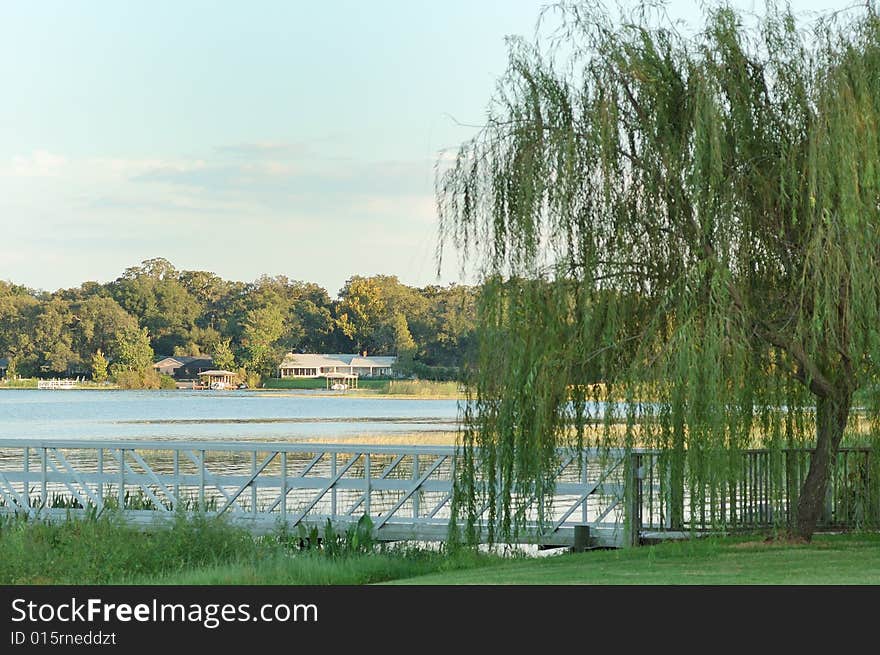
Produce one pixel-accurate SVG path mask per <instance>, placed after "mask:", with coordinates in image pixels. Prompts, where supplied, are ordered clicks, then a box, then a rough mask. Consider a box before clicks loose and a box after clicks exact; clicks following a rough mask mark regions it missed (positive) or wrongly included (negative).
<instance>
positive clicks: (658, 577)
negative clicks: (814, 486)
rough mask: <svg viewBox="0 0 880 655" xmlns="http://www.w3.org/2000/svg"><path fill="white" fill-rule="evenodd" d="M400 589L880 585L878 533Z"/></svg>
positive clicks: (758, 542)
mask: <svg viewBox="0 0 880 655" xmlns="http://www.w3.org/2000/svg"><path fill="white" fill-rule="evenodd" d="M397 583H400V584H420V585H440V584H453V585H465V584H542V585H543V584H590V585H595V584H609V585H629V584H642V585H689V584H699V585H752V584H765V585H766V584H769V585H773V584H785V585H827V584H835V585H854V584H872V585H876V584H880V535H878V534H850V535H816V537H815V538H814V539H813V542H812V543H810V544H793V543H787V542H767V541H763V538H762V537H751V538H749V537H737V538H724V539H720V538H717V539H716V538H712V539H699V540H695V541H685V542H677V543H664V544H659V545H656V546H643V547H641V548H633V549H627V550H615V551H590V552H586V553H579V554H567V555H561V556H558V557H550V558H544V559H537V560H535V559H530V560H518V561H510V562H504V563H501V564H499V565H498V566H492V567H484V568H475V569H470V570H462V571H445V572H438V573H433V574H429V575H423V576H419V577H416V578H410V579H406V580H398V581H397Z"/></svg>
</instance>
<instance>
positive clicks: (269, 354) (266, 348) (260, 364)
mask: <svg viewBox="0 0 880 655" xmlns="http://www.w3.org/2000/svg"><path fill="white" fill-rule="evenodd" d="M283 334H284V316H283V315H282V314H281V311H280V310H279V309H278V307H276V306H274V305H272V306H268V307H260V308H257V309H252V310H251V311H249V312H248V313H247V316H246V317H245V321H244V332H243V336H242V343H243V345H244V347H245V349H246V352H247V359H248V361H247V368H248V370H249V371H253V372H256V373H258V374H259V375H261V376H262V377H264V378H268V377H272V375H273V374H274V372H275V368H276V366H277V365H278V363H279V357H280V353H279V352H278V348H277V344H278V340H279V339H280V338H281V336H282V335H283Z"/></svg>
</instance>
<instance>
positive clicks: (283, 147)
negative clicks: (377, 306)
mask: <svg viewBox="0 0 880 655" xmlns="http://www.w3.org/2000/svg"><path fill="white" fill-rule="evenodd" d="M545 4H546V2H544V1H538V0H444V1H443V2H427V1H423V0H397V1H393V2H392V1H390V0H369V1H368V2H364V1H363V0H336V1H335V2H305V1H293V0H286V1H277V2H276V1H269V0H260V1H255V2H246V3H217V2H205V1H197V0H174V1H169V0H151V1H150V2H137V3H135V2H115V1H113V0H92V1H86V0H79V1H75V2H72V1H69V0H57V1H49V0H44V1H41V2H26V1H25V0H0V279H5V280H10V281H13V282H16V283H18V284H24V285H26V286H28V287H32V288H36V289H45V290H55V289H58V288H66V287H73V286H78V285H79V284H80V283H82V282H84V281H87V280H94V281H97V282H107V281H110V280H113V279H115V278H116V277H118V276H119V275H121V274H122V272H123V271H124V269H125V268H127V267H129V266H133V265H136V264H138V263H139V262H141V261H142V260H145V259H149V258H152V257H164V258H166V259H168V260H170V261H171V262H172V263H173V264H174V265H175V266H176V267H177V268H178V269H181V270H209V271H213V272H215V273H217V274H218V275H220V276H221V277H223V278H226V279H234V280H244V281H251V280H255V279H256V278H257V277H259V276H260V275H262V274H267V275H285V276H287V277H288V278H290V279H294V280H304V281H309V282H316V283H318V284H320V285H321V286H323V287H324V288H326V289H327V290H328V291H329V292H330V295H331V296H335V295H336V293H337V292H338V291H339V290H340V288H341V287H342V286H343V284H344V283H345V280H346V279H348V278H350V277H351V276H352V275H373V274H386V275H396V276H397V277H398V278H399V279H400V280H401V281H402V282H404V283H406V284H411V285H415V286H423V285H426V284H437V283H440V284H447V283H450V282H472V280H469V279H467V278H462V277H461V275H460V270H459V267H458V265H457V263H456V260H455V258H454V257H453V258H450V259H447V263H446V264H445V265H444V267H443V270H442V271H441V272H440V275H439V277H438V275H437V273H438V272H437V263H436V257H435V251H436V246H437V216H436V208H435V198H434V168H435V165H436V163H437V162H438V160H440V158H441V157H442V156H443V155H442V153H444V152H450V151H454V150H455V148H456V147H457V146H458V145H459V144H460V143H461V142H463V141H464V140H466V139H467V138H469V137H470V136H472V135H473V134H474V133H475V132H476V128H474V127H473V126H474V125H478V124H479V123H480V122H481V120H482V119H483V118H484V116H485V109H486V107H487V105H488V102H489V99H490V98H491V95H492V93H493V90H494V89H495V85H496V82H497V80H498V78H499V77H500V76H501V75H502V74H503V73H504V71H505V68H506V64H507V49H506V48H507V47H506V44H505V36H507V35H520V36H526V37H532V36H533V35H534V28H535V23H536V20H537V18H538V16H539V13H540V10H541V8H542V7H543V6H544V5H545ZM735 4H736V5H737V6H739V7H742V8H744V9H747V10H754V9H755V8H756V7H757V8H760V7H762V6H763V5H762V4H761V3H755V2H753V1H751V0H741V1H739V2H736V3H735ZM852 4H853V3H852V2H840V1H837V2H835V1H833V0H824V1H822V0H795V1H793V2H792V3H791V5H792V7H793V8H794V9H795V10H797V11H820V10H826V9H839V8H843V7H845V6H850V5H852ZM699 6H700V3H699V2H698V1H693V0H678V1H672V2H670V3H669V9H668V11H669V13H670V15H671V16H672V17H673V18H680V19H682V20H691V19H694V18H695V17H697V16H699Z"/></svg>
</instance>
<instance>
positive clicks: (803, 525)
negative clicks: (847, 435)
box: [795, 393, 852, 541]
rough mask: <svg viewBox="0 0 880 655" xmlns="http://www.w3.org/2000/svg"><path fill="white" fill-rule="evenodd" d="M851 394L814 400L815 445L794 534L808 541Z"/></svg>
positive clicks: (840, 434)
mask: <svg viewBox="0 0 880 655" xmlns="http://www.w3.org/2000/svg"><path fill="white" fill-rule="evenodd" d="M851 402H852V394H851V393H844V394H841V395H840V396H830V397H824V398H821V397H820V398H819V399H818V400H817V402H816V449H815V450H814V451H813V453H812V455H811V456H810V470H809V472H808V473H807V478H806V480H804V486H803V488H802V489H801V495H800V498H799V499H798V506H797V521H796V524H795V535H796V536H798V537H801V538H803V539H806V540H807V541H809V540H810V539H812V537H813V532H814V531H815V530H816V524H817V523H818V522H819V517H820V516H821V515H822V511H823V509H824V507H825V494H826V492H827V490H828V480H829V478H830V477H831V467H832V466H833V465H834V461H835V459H836V457H837V449H838V448H839V447H840V440H841V439H842V438H843V431H844V429H845V428H846V424H847V421H848V420H849V409H850V403H851Z"/></svg>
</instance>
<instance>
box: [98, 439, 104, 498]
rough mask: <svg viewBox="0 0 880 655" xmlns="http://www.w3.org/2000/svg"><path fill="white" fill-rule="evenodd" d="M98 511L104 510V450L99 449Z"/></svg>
mask: <svg viewBox="0 0 880 655" xmlns="http://www.w3.org/2000/svg"><path fill="white" fill-rule="evenodd" d="M98 504H99V505H100V506H99V507H98V510H99V511H100V510H103V509H104V449H103V448H98Z"/></svg>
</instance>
